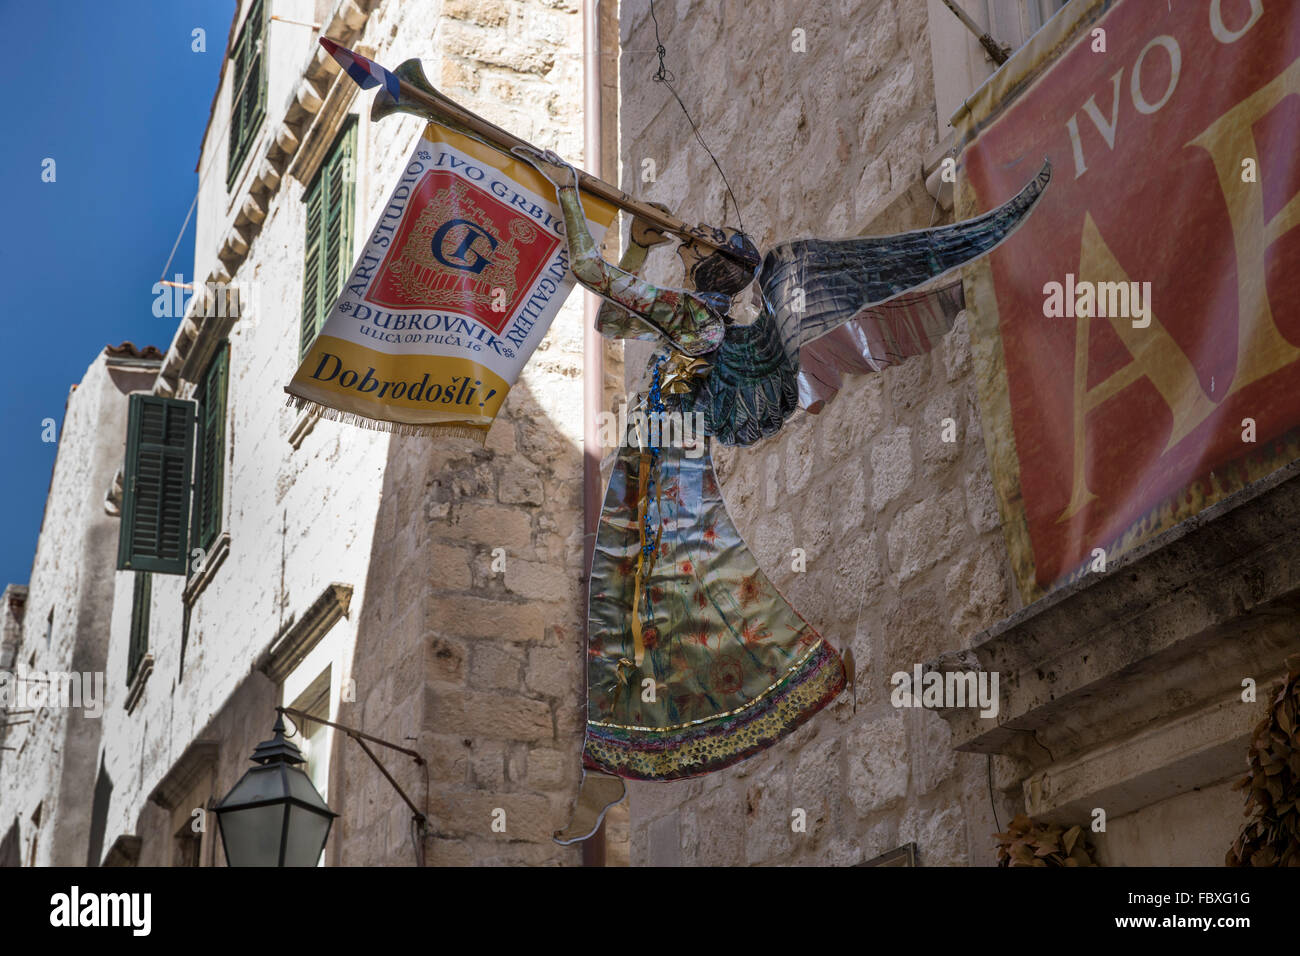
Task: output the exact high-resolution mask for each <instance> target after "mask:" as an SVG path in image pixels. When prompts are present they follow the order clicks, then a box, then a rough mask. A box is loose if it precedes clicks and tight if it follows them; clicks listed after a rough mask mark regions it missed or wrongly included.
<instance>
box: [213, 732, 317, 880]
mask: <svg viewBox="0 0 1300 956" xmlns="http://www.w3.org/2000/svg"><path fill="white" fill-rule="evenodd" d="M274 731H275V736H273V737H272V738H271V739H270V740H263V741H262V742H261V743H260V744H258V745H257V747H256V749H255V750H254V751H253V755H252V757H251V758H249V759H251V760H252V761H253V762H254V763H255V764H258V766H256V767H253V768H252V769H250V770H249V771H248V772H247V773H245V774H244V775H243V776H242V777H241V778H240V779H239V782H238V783H237V784H235V786H234V788H233V789H231V791H230V793H228V794H226V798H225V799H224V800H222V801H221V803H219V804H218V805H217V806H216V807H214V808H213V812H214V813H216V815H217V825H218V827H219V828H220V830H221V842H222V844H224V846H225V848H226V863H227V865H229V866H315V865H316V861H317V860H319V859H320V855H321V852H322V851H323V850H324V849H325V840H326V838H328V837H329V832H330V825H331V824H332V823H333V822H334V818H335V817H336V816H338V814H337V813H335V812H334V811H333V810H331V809H330V808H329V806H327V805H326V803H325V800H324V799H323V798H322V797H321V795H320V794H319V793H318V792H317V791H316V788H315V787H314V786H312V782H311V778H310V777H308V776H307V774H306V773H305V772H304V771H303V770H302V769H301V768H300V767H299V766H298V764H301V763H305V762H306V761H305V760H304V759H303V756H302V751H301V750H299V749H298V748H297V747H296V746H295V745H294V744H293V743H291V742H290V741H288V740H285V739H284V718H283V716H281V715H280V714H277V715H276V718H275V727H274Z"/></svg>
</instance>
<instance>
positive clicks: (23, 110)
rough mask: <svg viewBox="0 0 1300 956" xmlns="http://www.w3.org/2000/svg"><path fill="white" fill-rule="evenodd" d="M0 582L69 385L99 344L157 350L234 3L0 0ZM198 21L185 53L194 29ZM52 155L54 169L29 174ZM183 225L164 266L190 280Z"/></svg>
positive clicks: (20, 567)
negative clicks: (0, 44)
mask: <svg viewBox="0 0 1300 956" xmlns="http://www.w3.org/2000/svg"><path fill="white" fill-rule="evenodd" d="M0 12H3V21H4V23H5V26H6V30H5V34H6V36H7V37H9V40H7V41H6V43H5V54H6V55H5V59H6V64H7V65H6V69H5V76H6V78H7V79H8V81H9V83H10V84H11V87H10V89H9V91H8V95H7V96H5V97H4V105H3V107H0V109H3V125H2V126H0V128H2V129H3V130H4V148H3V149H0V183H3V186H4V210H5V213H6V218H7V220H8V223H9V225H8V227H7V228H6V229H4V230H3V232H2V233H0V281H2V282H3V288H4V290H5V295H4V304H5V306H6V309H5V312H6V315H5V317H4V321H0V363H3V364H0V407H3V415H4V422H5V425H6V431H7V432H8V436H9V441H8V444H7V448H6V459H7V460H6V462H5V467H3V468H0V493H2V494H3V500H4V502H5V504H6V506H7V511H8V514H7V517H6V521H5V533H4V537H3V549H2V550H0V584H4V583H9V582H15V583H22V584H25V583H27V579H28V576H29V575H30V573H31V564H32V554H33V551H34V549H35V547H36V535H37V532H38V530H39V528H40V522H41V512H42V510H43V508H44V504H45V494H46V491H47V489H48V488H49V482H50V470H51V468H52V466H53V463H54V453H55V447H56V446H55V445H53V444H46V443H44V442H42V441H41V420H42V419H45V418H53V419H55V420H56V421H57V422H58V423H59V429H60V433H61V431H62V426H63V413H64V403H65V401H66V400H67V396H68V389H69V387H70V386H71V385H72V384H73V383H75V382H77V381H79V380H80V379H81V376H82V375H83V374H84V373H85V370H86V367H87V366H88V365H89V364H90V363H91V361H92V360H93V359H94V357H95V355H96V354H98V352H99V350H100V349H102V348H103V347H104V346H105V345H106V344H108V343H112V344H114V345H116V344H117V343H119V342H121V341H123V340H126V339H129V340H130V341H132V342H135V343H136V344H137V345H145V344H151V345H157V346H158V347H159V348H166V346H167V344H168V343H169V342H170V341H171V336H172V332H173V331H174V329H175V324H176V322H175V320H174V319H157V318H154V317H153V313H152V305H153V293H152V292H151V289H152V287H153V284H154V283H155V282H156V281H157V280H158V278H159V276H160V275H161V272H162V268H163V264H164V263H165V262H166V261H167V255H168V253H169V251H170V250H171V247H172V243H173V242H174V241H175V240H176V234H177V232H178V231H179V230H180V227H181V223H182V222H184V220H185V214H186V212H187V211H188V210H189V206H190V203H191V202H192V201H193V199H194V192H195V188H196V185H197V181H198V180H197V176H196V174H195V172H194V167H195V164H196V161H197V159H198V151H199V143H200V139H201V137H202V136H203V130H204V127H205V126H206V124H207V119H208V106H209V104H210V103H211V100H212V92H213V90H214V89H215V87H216V84H217V76H218V73H219V72H220V69H221V57H222V54H223V52H224V51H225V45H226V35H227V32H228V31H229V28H230V18H231V16H232V14H233V12H234V0H206V2H204V0H118V2H113V3H103V2H100V0H41V2H39V3H33V2H29V0H28V2H15V0H0ZM196 28H202V29H203V30H205V31H206V47H207V49H206V52H202V53H199V52H194V51H193V50H192V49H191V45H192V43H193V40H192V31H193V30H195V29H196ZM47 157H48V158H52V159H54V161H55V163H56V166H55V173H56V177H57V178H56V181H55V182H53V183H45V182H42V181H41V171H42V163H43V161H44V160H45V159H46V158H47ZM193 258H194V229H193V223H192V222H191V224H190V226H189V227H188V229H187V230H186V234H185V236H184V237H183V238H182V239H181V244H180V246H179V248H178V249H177V251H176V258H175V260H174V261H173V263H172V268H171V270H170V271H171V272H172V273H175V272H181V273H183V274H184V275H185V277H186V280H187V281H189V280H190V278H191V275H190V273H191V267H192V265H193Z"/></svg>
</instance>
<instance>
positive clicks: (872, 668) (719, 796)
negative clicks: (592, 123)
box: [620, 0, 1018, 865]
mask: <svg viewBox="0 0 1300 956" xmlns="http://www.w3.org/2000/svg"><path fill="white" fill-rule="evenodd" d="M656 12H657V14H658V17H659V24H660V36H661V38H662V40H663V42H664V45H665V46H666V47H667V49H668V51H669V52H668V66H669V68H670V69H671V70H673V71H674V72H675V74H676V76H677V87H678V90H679V92H680V93H681V94H682V97H683V99H684V100H685V102H686V104H687V106H688V107H689V108H690V109H691V111H692V115H693V117H694V119H695V121H696V122H697V123H698V124H699V126H700V128H701V130H702V131H703V134H704V136H705V138H706V140H707V141H708V142H709V144H710V146H711V147H712V148H713V150H714V152H715V153H716V154H717V156H718V160H719V161H720V163H721V164H722V167H723V169H724V170H726V173H727V176H728V178H729V179H730V181H731V183H732V186H733V187H734V188H735V190H736V193H737V198H738V200H739V202H740V206H741V212H742V215H743V217H744V225H745V227H746V229H747V231H749V232H750V233H751V234H753V235H754V236H755V238H756V239H757V241H758V244H759V246H760V247H766V246H768V245H770V244H771V243H772V242H773V241H776V240H781V239H787V238H796V237H800V236H826V237H837V236H850V235H855V234H859V233H888V232H896V231H902V230H905V229H910V228H918V227H924V226H928V225H931V224H933V223H939V222H943V221H944V214H943V212H942V211H941V210H940V209H937V208H936V207H935V203H934V201H933V200H932V199H931V198H930V196H929V195H928V194H927V193H926V191H925V188H924V182H923V177H922V161H923V157H924V155H925V154H926V153H927V152H928V151H930V150H931V149H932V148H933V147H934V146H935V144H936V142H937V140H938V137H939V130H938V126H937V123H938V121H937V119H936V115H935V108H934V94H933V86H934V85H933V81H932V72H931V62H930V44H929V37H928V33H927V29H928V20H927V12H926V5H925V4H924V3H917V2H910V0H907V2H904V0H865V2H840V3H817V4H808V5H805V4H797V3H792V2H782V3H777V4H766V3H764V4H758V3H746V2H741V0H726V2H722V3H714V2H687V0H682V2H678V3H676V4H669V3H658V4H657V10H656ZM622 29H623V33H622V40H623V48H624V53H623V57H622V62H621V65H620V71H621V72H620V77H621V90H622V100H621V107H622V113H621V134H622V139H621V159H622V162H623V187H624V188H625V189H628V190H629V191H640V192H642V193H644V194H645V195H646V196H647V198H650V199H657V200H660V201H664V202H667V203H669V204H670V205H671V206H672V207H673V208H674V209H675V210H676V211H678V212H679V213H680V214H681V215H683V216H684V217H686V218H687V219H688V220H692V221H693V220H703V221H707V222H721V221H723V219H724V210H723V205H722V197H723V189H722V186H721V182H720V180H719V177H718V175H717V172H716V171H715V170H714V169H713V166H712V164H711V162H710V161H709V158H708V156H707V155H705V154H704V152H703V150H701V149H700V148H699V146H698V145H697V144H695V143H694V142H693V140H692V138H691V131H690V127H689V125H688V124H687V122H686V120H685V118H684V117H683V116H682V113H681V110H680V108H679V107H678V106H677V104H676V103H675V102H673V101H672V98H671V96H670V95H669V93H668V91H667V90H666V89H664V87H663V86H661V85H659V84H656V83H654V82H652V81H651V76H652V74H653V73H654V68H655V63H656V60H655V58H654V55H653V53H652V52H650V51H653V50H654V48H655V38H654V27H653V24H652V21H651V18H650V16H649V4H648V2H647V0H628V2H624V3H623V5H622ZM796 31H802V34H800V33H798V32H796ZM800 41H802V44H803V46H804V50H805V52H799V51H798V50H797V47H798V46H799V45H800ZM646 159H653V160H655V164H656V166H657V169H658V172H659V174H658V177H657V181H656V182H654V183H649V184H643V183H641V182H640V181H639V180H640V173H641V170H642V169H643V168H644V161H645V160H646ZM725 221H726V222H728V223H729V224H734V213H731V214H728V215H726V216H725ZM668 255H669V253H664V252H657V253H656V254H655V256H656V258H654V259H653V260H652V263H651V267H652V272H651V275H652V277H654V278H657V279H659V280H661V281H664V282H668V283H675V282H677V281H679V277H680V271H679V270H678V269H677V268H675V262H669V261H668V258H667V257H668ZM629 353H631V350H629ZM631 366H632V363H631V360H630V359H629V368H630V369H631ZM945 419H952V420H953V423H954V424H955V426H956V441H954V442H944V441H943V440H942V435H941V433H942V428H943V423H944V420H945ZM716 457H717V467H718V472H719V475H720V477H721V479H722V486H723V490H724V494H725V496H726V500H727V503H728V506H729V508H730V509H731V512H732V514H733V516H734V518H735V519H736V523H737V526H738V527H739V528H740V530H741V533H742V534H744V535H745V537H746V540H747V541H748V542H749V544H750V546H751V548H752V549H753V551H754V553H755V555H756V556H757V558H758V561H759V563H760V565H761V566H762V567H763V569H764V571H765V572H767V574H768V575H769V576H770V577H771V578H772V579H773V581H774V582H775V583H776V584H777V586H778V587H780V588H781V589H782V590H783V591H784V592H785V594H786V595H787V596H788V597H789V599H790V601H791V603H792V604H793V605H794V606H795V608H796V609H797V610H798V611H799V612H800V613H801V614H803V615H804V616H805V617H807V618H808V619H809V620H810V621H811V622H812V623H813V624H814V625H815V626H817V627H818V629H819V630H820V631H821V632H822V633H823V634H824V635H825V636H826V637H827V638H829V639H830V640H831V642H832V643H833V644H835V645H836V646H837V647H839V648H840V649H841V650H842V651H847V650H851V651H852V652H853V656H854V658H855V659H856V663H857V686H856V699H855V697H854V695H853V694H850V693H848V692H846V693H844V694H843V695H841V697H840V699H839V700H838V701H837V702H836V703H835V704H833V705H832V706H830V707H829V708H827V710H826V711H825V712H823V713H822V714H819V715H818V716H817V717H816V718H814V719H813V720H812V721H810V722H809V723H808V724H807V725H805V726H804V727H803V728H801V729H800V730H799V731H797V732H796V733H795V734H793V735H791V737H789V738H787V739H786V740H784V741H783V742H781V743H779V744H777V745H776V746H774V747H773V748H771V749H770V750H768V751H767V752H765V753H763V754H761V755H759V756H756V757H754V758H751V759H750V760H747V761H745V762H743V763H741V764H739V765H737V766H735V767H732V768H730V769H728V770H725V771H722V772H719V773H715V774H711V775H708V776H706V777H703V778H700V779H698V780H688V781H682V782H675V783H668V784H635V785H633V786H632V787H631V811H632V821H633V835H632V859H633V862H634V863H650V864H673V863H687V864H765V863H834V864H851V863H856V862H861V861H863V860H867V859H870V858H872V857H874V856H876V855H878V854H881V853H883V852H886V851H888V850H891V849H893V848H895V847H897V846H899V845H901V844H903V843H907V842H911V841H915V842H916V843H917V844H918V847H919V850H918V852H919V856H920V861H921V862H922V863H923V864H924V865H945V864H947V865H952V864H968V863H970V864H980V863H990V862H992V860H993V842H994V841H993V839H992V834H993V833H994V832H995V830H996V829H997V826H996V825H995V823H994V819H993V814H992V811H991V805H992V800H996V801H997V804H998V811H997V812H998V814H999V818H1000V820H1001V821H1002V822H1003V823H1005V822H1006V820H1007V819H1008V818H1009V815H1010V814H1011V813H1013V812H1014V811H1015V801H1014V800H1010V799H1008V798H1007V795H1006V794H1005V793H1003V792H1001V791H999V792H997V793H996V794H994V795H992V800H991V794H990V792H989V787H988V782H987V773H988V767H987V758H986V757H984V756H982V755H970V754H957V753H954V752H953V751H952V750H951V749H950V746H949V742H948V741H949V733H948V728H947V725H946V724H945V723H944V721H943V720H941V719H940V718H939V717H937V716H936V715H934V714H933V713H931V712H928V711H921V710H899V709H896V708H895V707H893V706H891V704H890V702H889V692H890V685H889V677H890V675H891V674H892V673H893V672H895V671H908V672H910V671H911V669H912V667H913V665H914V664H917V663H921V662H925V661H928V660H930V659H932V658H934V657H936V656H938V655H939V654H940V653H941V652H944V651H947V650H952V649H956V648H961V647H963V646H965V644H966V643H967V642H968V641H969V639H970V638H971V637H972V636H973V635H974V634H975V633H977V632H978V631H979V630H981V629H982V628H984V627H986V626H988V625H989V624H990V623H992V622H994V621H996V620H998V619H999V618H1001V617H1003V616H1004V615H1005V614H1006V613H1007V612H1008V611H1009V610H1010V608H1011V605H1010V602H1011V601H1012V600H1013V599H1012V597H1011V590H1010V587H1009V574H1008V568H1007V560H1006V550H1005V546H1004V543H1003V539H1002V535H1001V532H1000V530H999V518H998V511H997V506H996V502H995V499H994V494H993V488H992V485H991V482H990V478H989V473H988V465H987V461H986V458H985V452H984V445H983V439H982V435H981V431H980V422H979V416H978V413H977V408H976V398H975V390H974V384H973V382H972V376H971V364H970V350H969V340H968V337H967V332H966V325H965V320H964V317H963V318H959V320H958V323H957V326H956V328H955V329H954V330H953V331H952V333H951V334H949V335H948V336H947V338H946V339H945V340H944V342H943V343H942V345H941V347H939V348H937V349H936V350H935V351H934V352H933V353H932V354H930V355H928V356H923V357H919V358H914V359H911V360H910V361H908V362H906V363H904V364H903V365H901V366H897V367H894V368H890V369H887V370H885V371H884V372H883V373H882V374H877V375H867V376H850V377H847V378H846V383H845V387H844V389H843V390H842V391H841V392H840V394H839V395H838V397H836V398H835V399H834V401H832V402H831V403H830V404H829V405H828V406H827V407H826V409H825V410H824V411H823V413H822V414H820V415H819V416H810V415H807V414H805V413H803V412H799V413H797V414H796V416H795V418H794V419H792V420H791V421H790V423H788V424H787V426H786V428H785V430H784V431H782V432H781V434H780V435H778V436H776V437H775V438H774V439H770V440H768V441H767V442H764V443H763V444H760V445H758V446H755V447H752V448H748V449H739V450H735V451H731V450H724V451H723V452H721V453H719V454H717V456H716ZM796 548H802V549H804V551H805V552H806V555H807V566H806V571H803V572H802V573H801V572H797V571H795V570H793V567H794V561H793V557H792V551H793V549H796ZM1017 798H1018V795H1017ZM796 809H803V810H805V811H806V814H807V832H806V833H797V832H793V831H792V826H791V824H792V820H793V819H794V818H793V816H792V814H793V811H795V810H796Z"/></svg>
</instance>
